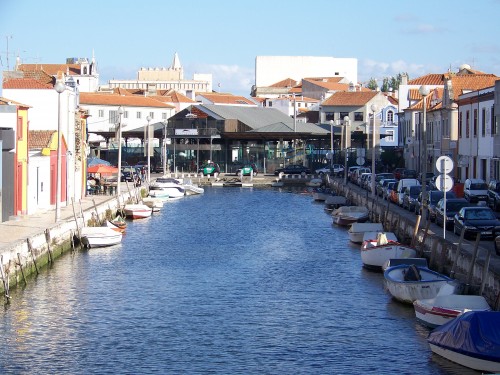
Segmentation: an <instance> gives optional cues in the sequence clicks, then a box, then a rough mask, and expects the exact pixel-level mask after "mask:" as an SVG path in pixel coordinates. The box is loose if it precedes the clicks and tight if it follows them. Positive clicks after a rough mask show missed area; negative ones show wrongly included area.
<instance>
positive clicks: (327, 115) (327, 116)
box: [325, 112, 335, 121]
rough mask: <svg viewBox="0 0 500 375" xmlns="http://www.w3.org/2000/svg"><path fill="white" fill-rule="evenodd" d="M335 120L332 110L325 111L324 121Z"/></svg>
mask: <svg viewBox="0 0 500 375" xmlns="http://www.w3.org/2000/svg"><path fill="white" fill-rule="evenodd" d="M331 120H333V121H335V113H334V112H325V121H331Z"/></svg>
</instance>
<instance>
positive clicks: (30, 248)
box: [27, 238, 39, 275]
mask: <svg viewBox="0 0 500 375" xmlns="http://www.w3.org/2000/svg"><path fill="white" fill-rule="evenodd" d="M27 242H28V251H29V252H30V254H31V259H32V261H33V265H34V266H35V270H36V274H37V275H38V274H39V272H38V266H37V265H36V259H35V254H33V244H32V243H31V239H30V238H28V239H27Z"/></svg>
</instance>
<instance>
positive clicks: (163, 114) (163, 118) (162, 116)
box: [161, 112, 167, 120]
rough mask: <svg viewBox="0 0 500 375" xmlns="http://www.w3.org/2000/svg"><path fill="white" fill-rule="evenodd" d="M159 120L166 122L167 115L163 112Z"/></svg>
mask: <svg viewBox="0 0 500 375" xmlns="http://www.w3.org/2000/svg"><path fill="white" fill-rule="evenodd" d="M161 119H162V120H166V119H167V113H166V112H163V113H162V114H161Z"/></svg>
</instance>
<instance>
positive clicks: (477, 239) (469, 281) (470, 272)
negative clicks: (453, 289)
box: [465, 232, 481, 294]
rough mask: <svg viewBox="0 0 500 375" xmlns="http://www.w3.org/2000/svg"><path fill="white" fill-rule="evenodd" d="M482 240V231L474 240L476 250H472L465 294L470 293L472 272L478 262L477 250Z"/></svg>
mask: <svg viewBox="0 0 500 375" xmlns="http://www.w3.org/2000/svg"><path fill="white" fill-rule="evenodd" d="M480 240H481V233H479V232H478V233H477V235H476V242H474V251H473V252H472V259H471V261H470V267H469V272H467V283H466V284H465V294H468V293H469V290H470V286H471V285H470V284H471V282H472V274H473V272H474V265H475V264H476V259H477V252H478V250H479V241H480Z"/></svg>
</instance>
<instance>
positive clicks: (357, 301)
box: [0, 188, 475, 374]
mask: <svg viewBox="0 0 500 375" xmlns="http://www.w3.org/2000/svg"><path fill="white" fill-rule="evenodd" d="M11 294H12V300H11V302H10V304H6V305H4V309H3V311H2V312H1V313H0V317H1V327H2V329H1V331H0V347H1V350H0V373H1V374H92V373H94V374H468V373H471V374H474V373H475V372H473V371H468V370H467V369H465V368H463V367H461V366H459V365H454V364H452V363H450V362H448V361H446V360H444V359H440V358H439V357H436V356H435V355H433V354H432V353H431V351H430V349H429V347H428V344H427V342H426V337H427V335H428V333H429V330H428V329H426V328H424V327H422V326H420V325H419V324H418V323H417V322H416V320H415V317H414V312H413V308H412V307H409V306H404V305H402V304H400V303H397V302H395V301H393V300H392V299H391V298H390V297H389V295H388V294H387V292H386V291H385V290H384V287H383V276H382V274H380V273H375V272H370V271H367V270H365V269H363V268H362V264H361V259H360V254H359V246H358V245H353V244H350V243H349V237H348V234H347V231H346V230H345V229H344V228H339V227H335V226H332V220H331V217H330V216H329V215H328V214H326V213H325V212H324V210H323V205H322V204H319V203H315V202H313V199H312V197H311V195H310V194H307V193H306V192H305V191H287V190H271V189H260V188H243V189H240V188H207V189H206V190H205V194H203V195H200V196H191V197H185V198H183V199H181V200H178V201H175V202H170V203H168V204H167V205H165V207H164V208H163V211H162V212H160V213H158V214H155V215H154V216H153V217H151V218H148V219H144V220H142V221H134V222H129V225H128V229H127V233H126V235H125V237H124V240H123V243H122V244H120V245H118V246H115V247H111V248H102V249H91V250H89V251H78V252H75V253H73V254H67V255H65V256H63V257H62V258H61V259H59V260H58V261H57V262H56V264H54V265H53V266H52V267H50V268H49V269H46V270H44V271H43V272H42V273H41V274H40V275H39V276H38V277H37V278H36V279H31V280H30V281H29V284H28V285H27V286H26V287H24V288H18V289H16V290H14V291H13V292H12V293H11Z"/></svg>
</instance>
